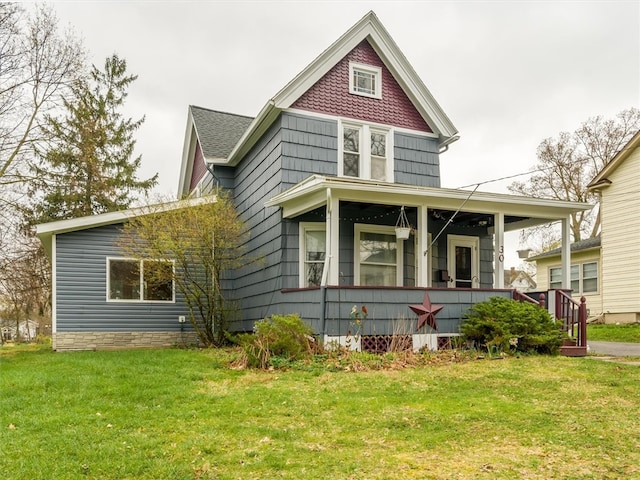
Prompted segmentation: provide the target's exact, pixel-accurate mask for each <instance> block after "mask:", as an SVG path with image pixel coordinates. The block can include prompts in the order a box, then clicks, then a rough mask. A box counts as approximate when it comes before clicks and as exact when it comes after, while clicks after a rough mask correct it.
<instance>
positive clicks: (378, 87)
mask: <svg viewBox="0 0 640 480" xmlns="http://www.w3.org/2000/svg"><path fill="white" fill-rule="evenodd" d="M356 72H362V73H365V74H368V75H372V76H373V83H374V85H373V93H368V92H363V91H360V90H358V89H356V86H355V85H354V77H355V74H356ZM349 93H350V94H352V95H360V96H361V97H369V98H378V99H381V98H382V68H380V67H376V66H375V65H365V64H364V63H358V62H349Z"/></svg>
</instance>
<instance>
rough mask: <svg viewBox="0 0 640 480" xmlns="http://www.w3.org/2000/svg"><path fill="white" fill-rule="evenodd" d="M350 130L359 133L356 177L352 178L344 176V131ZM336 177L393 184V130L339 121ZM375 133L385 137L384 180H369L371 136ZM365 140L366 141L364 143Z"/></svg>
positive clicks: (373, 125) (379, 126)
mask: <svg viewBox="0 0 640 480" xmlns="http://www.w3.org/2000/svg"><path fill="white" fill-rule="evenodd" d="M345 128H352V129H355V130H358V131H359V132H360V138H359V144H360V151H359V152H358V153H359V155H360V160H359V162H360V163H359V165H358V174H359V175H358V176H357V177H352V176H350V175H349V176H347V175H345V174H344V129H345ZM338 132H339V138H338V176H339V177H347V178H361V179H364V180H377V181H380V182H387V183H393V182H394V168H395V167H394V157H393V130H392V129H391V128H389V127H385V126H382V125H375V124H369V123H359V122H352V121H348V120H340V121H339V122H338ZM372 133H377V134H382V135H384V136H385V160H386V170H385V178H384V179H379V178H371V134H372ZM365 140H366V141H365Z"/></svg>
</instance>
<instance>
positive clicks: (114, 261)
mask: <svg viewBox="0 0 640 480" xmlns="http://www.w3.org/2000/svg"><path fill="white" fill-rule="evenodd" d="M107 271H108V273H107V274H108V284H107V288H108V299H109V300H112V301H118V300H122V301H139V302H145V301H146V302H173V301H174V299H175V295H174V285H173V263H172V262H165V261H161V260H133V259H125V258H109V259H107Z"/></svg>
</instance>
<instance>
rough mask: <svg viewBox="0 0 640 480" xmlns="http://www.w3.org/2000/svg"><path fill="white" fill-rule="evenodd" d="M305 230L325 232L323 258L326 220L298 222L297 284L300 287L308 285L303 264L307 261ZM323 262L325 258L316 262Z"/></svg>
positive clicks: (325, 251) (325, 250)
mask: <svg viewBox="0 0 640 480" xmlns="http://www.w3.org/2000/svg"><path fill="white" fill-rule="evenodd" d="M307 232H324V233H325V246H324V255H325V259H326V257H327V239H326V232H327V224H326V222H300V223H299V224H298V236H299V239H298V240H299V241H298V265H299V270H300V271H299V275H298V285H299V287H300V288H305V287H308V286H309V285H307V275H306V269H305V265H306V263H307V255H306V253H307V244H306V242H305V240H306V233H307ZM324 262H325V260H322V262H317V263H321V264H322V265H324Z"/></svg>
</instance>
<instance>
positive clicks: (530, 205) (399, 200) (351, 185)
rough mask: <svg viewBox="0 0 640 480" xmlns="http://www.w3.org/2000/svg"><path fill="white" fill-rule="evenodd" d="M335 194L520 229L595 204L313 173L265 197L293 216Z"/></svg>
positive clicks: (361, 200)
mask: <svg viewBox="0 0 640 480" xmlns="http://www.w3.org/2000/svg"><path fill="white" fill-rule="evenodd" d="M330 196H333V197H334V198H338V199H339V200H341V201H352V202H360V203H375V204H383V205H398V206H400V205H405V206H420V205H423V206H426V207H427V208H430V209H441V210H452V211H457V210H458V209H459V210H460V211H461V212H471V213H478V214H485V215H486V214H498V213H502V214H504V215H505V217H507V216H508V217H511V218H512V219H513V221H511V222H510V223H508V224H505V230H506V231H509V230H517V229H521V228H525V227H529V226H534V225H540V224H544V223H548V222H550V221H554V220H559V219H562V218H566V217H567V216H568V215H569V214H571V213H574V212H579V211H585V210H589V209H591V208H592V207H593V205H591V204H588V203H582V202H568V201H563V200H552V199H546V198H534V197H524V196H519V195H508V194H502V193H490V192H480V191H475V192H474V191H472V190H460V189H448V188H435V187H418V186H413V185H402V184H397V183H387V182H379V181H372V180H361V179H357V178H345V177H325V176H321V175H312V176H310V177H308V178H307V179H305V180H303V181H302V182H300V183H298V184H296V185H294V186H293V187H291V188H289V189H287V190H285V191H284V192H282V193H279V194H277V195H275V196H274V197H273V198H271V199H270V200H269V201H267V202H266V204H265V206H267V207H276V206H277V207H282V210H283V216H284V217H285V218H294V217H296V216H298V215H302V214H303V213H306V212H309V211H311V210H314V209H316V208H318V207H321V206H323V205H326V203H327V198H328V197H330Z"/></svg>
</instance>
